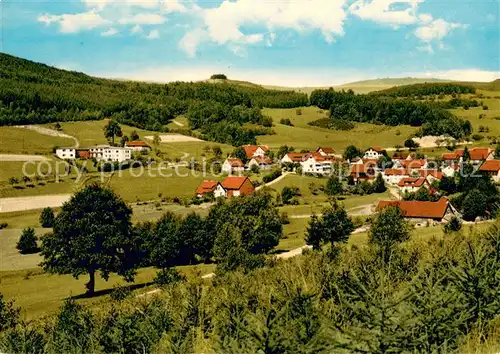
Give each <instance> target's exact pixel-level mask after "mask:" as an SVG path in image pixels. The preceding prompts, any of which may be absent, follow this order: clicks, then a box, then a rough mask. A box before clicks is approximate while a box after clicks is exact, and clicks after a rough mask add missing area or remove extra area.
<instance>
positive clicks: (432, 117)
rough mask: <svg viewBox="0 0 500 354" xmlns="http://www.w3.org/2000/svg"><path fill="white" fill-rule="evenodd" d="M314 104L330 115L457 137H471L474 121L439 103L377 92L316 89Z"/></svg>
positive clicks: (421, 132) (422, 132)
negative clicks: (461, 117) (374, 93)
mask: <svg viewBox="0 0 500 354" xmlns="http://www.w3.org/2000/svg"><path fill="white" fill-rule="evenodd" d="M310 102H311V105H315V106H318V107H319V108H322V109H329V110H330V118H331V119H332V120H334V121H336V120H346V121H355V122H368V123H374V124H386V125H391V126H396V125H399V124H406V125H412V126H418V127H421V129H420V132H419V134H420V135H443V134H448V135H450V136H453V137H455V138H463V137H465V136H468V135H469V134H470V133H471V131H472V128H471V124H470V122H468V121H464V120H461V119H458V118H457V117H455V116H454V115H453V114H451V113H450V112H448V111H446V110H444V109H443V108H441V107H439V106H438V105H433V104H428V103H424V102H415V101H412V100H409V99H392V98H387V97H378V96H375V95H356V94H354V92H353V91H351V90H349V91H340V92H337V91H334V90H333V89H328V90H315V91H313V92H312V93H311V97H310Z"/></svg>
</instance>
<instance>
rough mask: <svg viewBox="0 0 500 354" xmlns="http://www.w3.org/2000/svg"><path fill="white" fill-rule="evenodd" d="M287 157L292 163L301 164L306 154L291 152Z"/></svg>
mask: <svg viewBox="0 0 500 354" xmlns="http://www.w3.org/2000/svg"><path fill="white" fill-rule="evenodd" d="M287 156H288V158H289V159H290V160H292V161H293V162H301V161H302V160H303V159H304V157H305V156H306V154H302V153H299V152H291V153H289V154H287Z"/></svg>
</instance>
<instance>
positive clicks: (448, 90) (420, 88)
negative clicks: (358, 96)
mask: <svg viewBox="0 0 500 354" xmlns="http://www.w3.org/2000/svg"><path fill="white" fill-rule="evenodd" d="M467 93H476V88H475V87H474V86H471V85H466V84H459V83H423V84H414V85H406V86H397V87H392V88H390V89H387V90H381V91H376V92H372V93H371V95H375V96H390V97H415V96H429V95H453V94H467Z"/></svg>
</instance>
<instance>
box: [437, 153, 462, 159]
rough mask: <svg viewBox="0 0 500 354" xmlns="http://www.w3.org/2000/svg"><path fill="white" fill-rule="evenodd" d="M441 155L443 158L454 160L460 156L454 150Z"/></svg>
mask: <svg viewBox="0 0 500 354" xmlns="http://www.w3.org/2000/svg"><path fill="white" fill-rule="evenodd" d="M441 157H442V158H443V160H456V159H458V158H459V157H460V156H458V155H457V154H456V153H455V152H450V153H446V154H442V155H441Z"/></svg>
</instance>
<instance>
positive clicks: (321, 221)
mask: <svg viewBox="0 0 500 354" xmlns="http://www.w3.org/2000/svg"><path fill="white" fill-rule="evenodd" d="M353 231H354V224H353V223H352V220H351V218H350V217H349V215H347V212H346V211H345V209H344V208H343V207H341V206H339V205H337V204H336V203H334V204H333V205H332V206H331V207H329V208H326V209H324V210H323V215H322V216H321V217H319V218H318V217H316V216H314V217H313V218H311V221H310V222H309V227H308V228H307V233H306V243H307V244H308V245H311V246H313V248H314V249H319V248H320V246H321V245H323V244H325V243H330V244H331V245H332V247H334V246H335V245H336V244H337V243H342V242H346V241H347V240H348V239H349V236H350V235H351V233H352V232H353Z"/></svg>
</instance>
